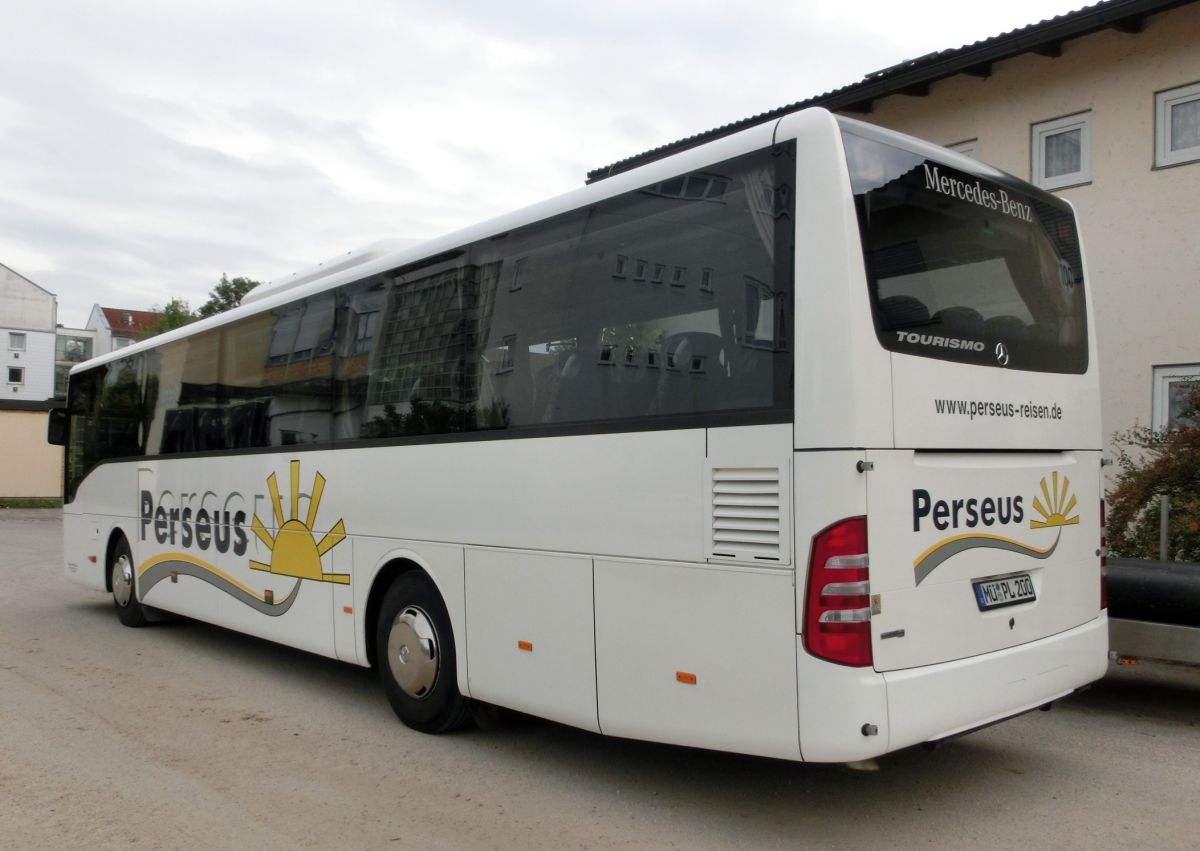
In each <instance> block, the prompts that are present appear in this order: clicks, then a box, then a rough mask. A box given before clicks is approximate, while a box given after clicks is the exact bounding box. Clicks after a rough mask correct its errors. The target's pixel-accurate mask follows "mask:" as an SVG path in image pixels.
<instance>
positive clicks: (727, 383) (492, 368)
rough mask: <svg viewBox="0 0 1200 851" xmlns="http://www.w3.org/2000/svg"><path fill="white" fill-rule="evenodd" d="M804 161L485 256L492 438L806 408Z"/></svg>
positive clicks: (481, 347) (694, 187)
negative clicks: (800, 339)
mask: <svg viewBox="0 0 1200 851" xmlns="http://www.w3.org/2000/svg"><path fill="white" fill-rule="evenodd" d="M792 157H793V152H792V151H791V149H790V148H777V149H774V150H768V151H761V152H757V153H755V154H751V155H748V156H744V157H739V158H737V159H734V160H730V161H728V162H725V163H721V164H718V165H716V166H712V167H710V168H707V169H705V170H704V171H702V172H696V173H693V174H688V175H683V176H681V177H679V178H676V179H673V180H669V181H664V182H662V183H659V184H655V185H652V186H647V187H644V188H642V189H640V190H638V191H635V192H631V193H627V194H625V195H621V196H619V197H617V198H613V199H609V200H607V201H604V202H601V203H598V204H595V205H593V206H591V207H589V208H587V209H584V210H580V211H577V212H573V213H569V214H566V215H564V216H559V217H557V218H555V219H552V220H549V221H547V222H542V223H538V224H536V225H532V226H529V227H527V228H522V229H519V230H516V231H513V232H511V233H508V234H503V235H501V236H498V237H496V238H494V239H492V240H487V241H484V242H481V243H477V244H476V245H474V246H472V247H471V250H470V260H471V267H472V268H473V269H475V270H477V280H478V282H479V294H478V297H477V298H476V299H475V302H474V309H473V311H472V315H471V317H470V322H471V325H472V328H473V329H475V331H474V333H473V334H472V338H473V340H474V341H475V343H476V345H475V349H474V352H473V356H472V357H471V358H470V359H469V361H468V362H469V363H470V364H471V368H470V370H469V379H470V381H471V384H472V388H473V393H472V395H473V397H474V399H475V403H476V404H475V408H474V410H475V414H476V425H477V427H479V428H503V427H521V426H544V425H558V424H581V423H596V424H599V423H603V422H607V421H619V420H639V419H643V418H647V417H655V418H668V419H671V420H679V421H681V422H682V421H685V420H688V419H694V418H696V417H701V418H703V417H704V416H706V415H716V414H721V413H722V412H733V411H738V412H749V411H759V412H771V411H775V412H779V413H780V415H781V416H782V415H783V414H782V412H790V407H791V385H790V377H791V355H790V354H789V350H790V345H789V338H790V327H791V310H792V304H791V299H792V262H793V258H792V244H793V238H792V236H793V230H792V228H793V215H792V209H793V207H792V205H793V199H792V192H791V181H792V174H793V173H794V162H793V159H792Z"/></svg>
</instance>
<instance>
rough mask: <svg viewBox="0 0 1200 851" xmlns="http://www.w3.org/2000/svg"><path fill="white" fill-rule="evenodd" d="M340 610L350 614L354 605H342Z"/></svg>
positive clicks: (352, 612)
mask: <svg viewBox="0 0 1200 851" xmlns="http://www.w3.org/2000/svg"><path fill="white" fill-rule="evenodd" d="M342 611H343V612H345V613H346V614H348V615H352V614H354V607H353V606H342Z"/></svg>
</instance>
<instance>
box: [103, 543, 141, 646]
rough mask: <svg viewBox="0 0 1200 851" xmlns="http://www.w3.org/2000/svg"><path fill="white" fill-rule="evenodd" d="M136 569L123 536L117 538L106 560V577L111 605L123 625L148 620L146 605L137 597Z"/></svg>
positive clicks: (138, 624)
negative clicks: (110, 588)
mask: <svg viewBox="0 0 1200 851" xmlns="http://www.w3.org/2000/svg"><path fill="white" fill-rule="evenodd" d="M135 574H136V571H134V569H133V553H132V552H131V551H130V549H129V542H128V541H126V540H125V536H124V535H122V536H121V537H119V538H117V542H116V544H115V545H114V546H113V551H112V557H111V558H110V559H109V562H108V579H109V584H110V585H111V586H112V597H113V606H114V607H115V608H116V610H117V619H118V620H120V621H121V623H123V624H125V626H132V627H139V626H145V625H146V624H148V623H149V622H150V619H149V618H148V617H147V616H146V607H145V606H143V605H142V604H141V602H139V601H138V598H137V580H136V578H135Z"/></svg>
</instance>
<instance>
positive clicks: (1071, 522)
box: [1029, 471, 1079, 529]
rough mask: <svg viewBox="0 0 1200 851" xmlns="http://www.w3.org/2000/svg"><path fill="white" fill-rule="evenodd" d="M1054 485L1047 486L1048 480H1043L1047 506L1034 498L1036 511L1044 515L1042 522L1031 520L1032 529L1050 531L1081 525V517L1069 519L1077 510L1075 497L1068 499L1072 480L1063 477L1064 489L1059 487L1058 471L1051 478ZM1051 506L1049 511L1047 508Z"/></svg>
mask: <svg viewBox="0 0 1200 851" xmlns="http://www.w3.org/2000/svg"><path fill="white" fill-rule="evenodd" d="M1051 481H1052V484H1051V485H1050V487H1047V486H1046V480H1045V479H1044V478H1043V479H1042V496H1044V497H1045V498H1046V503H1045V505H1043V504H1042V501H1041V500H1040V499H1038V498H1037V497H1036V496H1035V497H1034V498H1033V508H1034V510H1035V511H1036V512H1037V513H1038V514H1040V515H1042V519H1041V520H1030V521H1029V527H1030V528H1031V529H1049V528H1052V527H1054V526H1077V525H1078V524H1079V515H1078V514H1076V515H1075V516H1074V517H1068V516H1067V515H1068V514H1070V513H1071V512H1072V511H1074V510H1075V497H1074V496H1071V497H1070V499H1068V498H1067V497H1068V495H1069V493H1068V492H1069V490H1070V487H1071V480H1070V479H1068V478H1067V477H1066V476H1063V480H1062V489H1061V490H1060V489H1059V487H1058V471H1055V472H1054V473H1053V474H1052V477H1051ZM1047 505H1048V506H1050V509H1049V510H1048V511H1047V510H1046V506H1047Z"/></svg>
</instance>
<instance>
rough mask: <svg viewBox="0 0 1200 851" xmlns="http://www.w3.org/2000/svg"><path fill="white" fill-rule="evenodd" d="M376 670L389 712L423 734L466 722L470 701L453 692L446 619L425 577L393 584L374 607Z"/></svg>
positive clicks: (455, 674)
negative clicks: (389, 707) (390, 710)
mask: <svg viewBox="0 0 1200 851" xmlns="http://www.w3.org/2000/svg"><path fill="white" fill-rule="evenodd" d="M375 648H376V653H377V655H378V659H377V665H376V667H377V668H378V670H379V679H380V681H381V682H382V683H383V690H384V693H385V694H387V698H388V702H389V703H391V705H392V709H393V710H395V712H396V715H398V716H399V717H400V720H401V721H403V722H404V723H405V724H406V725H407V726H409V727H412V728H413V729H414V730H419V731H421V732H422V733H444V732H446V731H447V730H453V729H455V728H457V727H461V726H462V725H463V724H464V723H466V721H467V720H468V719H469V718H470V701H469V700H468V699H467V698H465V697H463V696H462V694H461V693H460V692H459V690H458V669H457V665H456V663H455V655H454V634H453V633H452V631H451V629H450V615H449V613H448V612H447V611H446V604H445V603H444V602H442V597H441V595H440V594H439V593H438V590H437V588H436V586H434V584H433V582H432V581H431V580H430V579H429V577H428V576H426V575H425V574H424V573H421V572H419V571H411V572H409V573H405V574H403V575H401V576H400V577H399V578H397V579H396V580H395V581H394V582H393V583H392V586H391V587H390V588H388V590H387V593H385V594H384V595H383V602H382V603H381V604H380V607H379V619H378V621H376V624H375Z"/></svg>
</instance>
